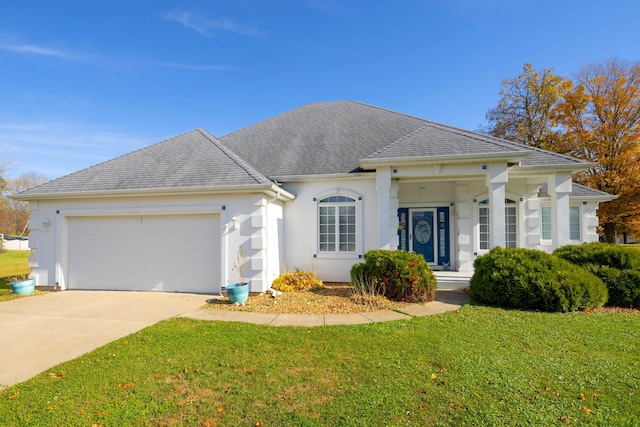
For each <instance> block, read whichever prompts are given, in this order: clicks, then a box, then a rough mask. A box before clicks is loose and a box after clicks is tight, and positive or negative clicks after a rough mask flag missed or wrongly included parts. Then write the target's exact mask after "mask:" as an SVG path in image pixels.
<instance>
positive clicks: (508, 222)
mask: <svg viewBox="0 0 640 427" xmlns="http://www.w3.org/2000/svg"><path fill="white" fill-rule="evenodd" d="M504 220H505V229H506V230H505V236H504V237H505V246H506V247H507V248H515V247H517V246H518V230H517V215H516V207H515V206H507V207H506V208H505V218H504Z"/></svg>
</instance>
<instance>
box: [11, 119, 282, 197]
mask: <svg viewBox="0 0 640 427" xmlns="http://www.w3.org/2000/svg"><path fill="white" fill-rule="evenodd" d="M270 183H271V181H270V180H269V179H268V178H266V177H265V176H264V175H262V174H261V173H260V172H258V171H256V170H255V169H254V168H252V167H251V166H250V165H248V164H247V163H246V162H245V161H244V160H242V159H241V158H239V157H238V156H237V155H236V154H235V153H233V152H231V151H230V150H229V149H228V148H226V147H224V146H223V145H222V144H220V142H219V141H218V140H217V139H216V138H214V137H213V136H212V135H210V134H209V133H207V132H206V131H204V130H202V129H196V130H193V131H191V132H187V133H184V134H182V135H179V136H176V137H174V138H170V139H167V140H165V141H162V142H159V143H157V144H154V145H151V146H148V147H146V148H142V149H140V150H137V151H134V152H132V153H129V154H125V155H123V156H120V157H117V158H115V159H113V160H109V161H107V162H104V163H100V164H98V165H95V166H92V167H90V168H87V169H83V170H81V171H79V172H75V173H72V174H70V175H66V176H63V177H61V178H58V179H56V180H53V181H50V182H48V183H46V184H43V185H41V186H38V187H34V188H32V189H30V190H27V191H25V192H22V193H21V195H32V194H53V193H76V192H78V193H82V192H94V191H114V190H138V189H169V188H187V187H224V186H230V185H234V186H235V185H252V184H253V185H255V184H270Z"/></svg>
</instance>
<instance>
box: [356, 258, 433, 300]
mask: <svg viewBox="0 0 640 427" xmlns="http://www.w3.org/2000/svg"><path fill="white" fill-rule="evenodd" d="M364 260H365V263H364V264H355V265H354V266H353V267H352V268H351V282H352V284H353V286H354V287H356V288H357V287H358V286H370V285H371V284H373V285H374V286H375V287H376V292H377V293H378V294H381V295H384V296H385V297H386V298H388V299H390V300H393V301H406V302H426V301H432V300H433V299H435V294H436V284H437V283H436V278H435V276H434V275H433V271H432V270H431V267H429V264H427V262H426V261H425V260H424V258H423V257H422V255H419V254H416V253H412V252H406V251H400V250H397V251H390V250H384V249H374V250H370V251H367V252H366V253H365V254H364Z"/></svg>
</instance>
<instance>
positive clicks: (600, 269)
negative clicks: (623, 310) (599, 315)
mask: <svg viewBox="0 0 640 427" xmlns="http://www.w3.org/2000/svg"><path fill="white" fill-rule="evenodd" d="M585 268H586V269H587V270H589V271H590V272H592V273H593V274H595V275H596V276H598V277H599V278H600V279H601V280H602V281H603V282H604V283H605V285H607V290H608V292H609V299H608V300H607V303H606V305H607V306H610V307H629V308H640V271H637V270H618V269H617V268H611V267H609V266H606V265H601V266H598V265H593V264H587V265H586V266H585Z"/></svg>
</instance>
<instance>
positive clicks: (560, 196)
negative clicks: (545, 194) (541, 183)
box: [547, 172, 571, 249]
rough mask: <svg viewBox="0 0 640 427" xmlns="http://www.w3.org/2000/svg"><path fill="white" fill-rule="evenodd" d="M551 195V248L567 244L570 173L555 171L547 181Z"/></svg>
mask: <svg viewBox="0 0 640 427" xmlns="http://www.w3.org/2000/svg"><path fill="white" fill-rule="evenodd" d="M547 186H548V190H549V196H551V245H552V248H553V249H556V248H559V247H560V246H564V245H568V244H569V193H571V173H569V172H556V173H555V174H553V175H551V176H549V179H548V182H547Z"/></svg>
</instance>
